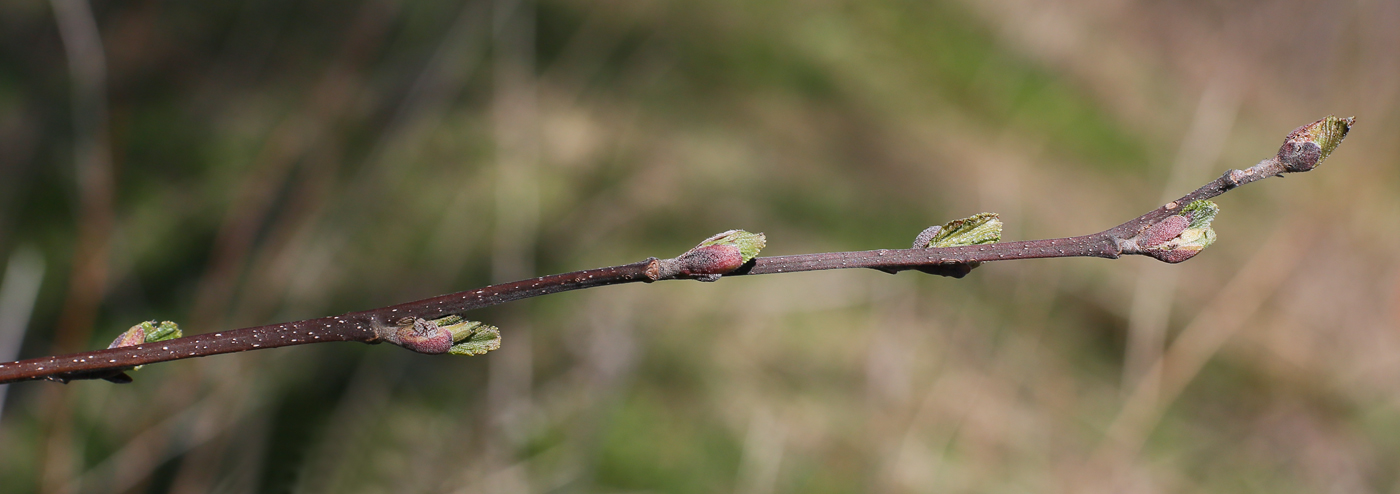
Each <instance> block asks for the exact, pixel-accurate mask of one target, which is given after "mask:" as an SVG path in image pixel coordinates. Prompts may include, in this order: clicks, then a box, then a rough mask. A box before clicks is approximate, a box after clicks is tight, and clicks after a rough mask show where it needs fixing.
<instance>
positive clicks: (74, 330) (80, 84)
mask: <svg viewBox="0 0 1400 494" xmlns="http://www.w3.org/2000/svg"><path fill="white" fill-rule="evenodd" d="M49 3H50V5H51V6H52V7H53V12H54V21H55V22H56V23H57V24H58V34H59V38H60V39H61V40H62V42H63V51H64V55H65V56H66V57H67V58H68V73H69V78H70V84H71V85H72V98H73V102H72V104H73V107H72V111H73V164H74V167H75V169H76V174H75V176H76V179H77V185H78V218H77V223H78V232H77V239H76V241H75V242H76V245H75V247H74V249H73V262H72V264H71V266H70V269H71V271H70V274H69V276H68V294H67V296H66V298H65V299H64V301H63V306H62V308H61V309H60V310H59V319H58V324H57V328H56V329H55V334H54V338H53V350H52V351H53V352H54V353H68V352H74V351H78V350H81V349H82V347H83V346H84V344H85V343H86V342H87V340H88V338H89V337H90V336H91V335H92V325H93V322H94V321H95V320H96V318H97V308H98V305H99V304H100V303H101V301H102V298H103V296H104V295H105V292H106V287H107V275H108V272H107V268H108V266H107V255H108V251H109V248H110V243H111V233H112V224H113V221H114V219H113V212H112V201H113V194H114V192H113V187H114V184H113V182H114V181H115V179H114V178H113V176H112V175H113V172H112V153H111V142H110V141H111V135H110V132H109V129H108V122H107V61H106V56H105V54H104V53H103V48H102V36H101V34H100V33H99V32H98V30H97V19H95V18H94V17H93V14H92V8H91V6H90V5H88V3H87V1H86V0H51V1H50V2H49ZM50 389H51V391H48V392H46V393H45V396H44V409H45V410H46V411H45V413H44V414H43V417H44V420H46V421H47V427H45V428H44V429H45V430H46V432H47V436H48V437H47V445H46V450H45V452H44V454H43V455H42V456H41V458H43V460H42V463H41V464H42V465H43V467H42V469H41V470H40V472H41V473H40V475H42V480H41V481H40V486H41V490H42V491H43V492H53V491H55V489H58V486H61V485H64V484H65V483H66V482H67V479H68V478H69V477H72V476H73V473H74V472H73V468H74V467H75V466H76V465H74V461H75V458H80V457H81V456H82V455H81V454H78V452H76V451H74V444H73V439H72V429H71V424H70V423H69V420H68V416H69V414H70V410H68V407H67V406H66V402H67V400H66V396H67V394H66V393H65V392H64V390H65V389H66V388H57V387H55V388H50Z"/></svg>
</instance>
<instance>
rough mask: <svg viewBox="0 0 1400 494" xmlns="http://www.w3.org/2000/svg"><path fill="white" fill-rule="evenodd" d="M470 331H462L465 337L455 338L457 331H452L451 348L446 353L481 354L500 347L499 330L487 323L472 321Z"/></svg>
mask: <svg viewBox="0 0 1400 494" xmlns="http://www.w3.org/2000/svg"><path fill="white" fill-rule="evenodd" d="M473 323H474V324H475V326H473V327H472V331H471V332H470V333H469V334H468V333H462V334H464V335H465V337H464V338H463V339H461V340H457V335H458V333H453V335H452V336H453V341H454V343H453V345H452V348H450V349H448V350H447V353H450V354H453V355H468V356H471V355H481V354H484V353H486V352H489V351H491V350H496V349H499V348H501V330H500V329H499V328H497V327H495V326H491V325H489V324H482V323H479V322H474V321H473Z"/></svg>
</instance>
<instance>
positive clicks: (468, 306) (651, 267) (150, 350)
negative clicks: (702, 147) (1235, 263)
mask: <svg viewBox="0 0 1400 494" xmlns="http://www.w3.org/2000/svg"><path fill="white" fill-rule="evenodd" d="M1352 123H1353V119H1351V118H1337V117H1332V116H1329V117H1327V118H1324V119H1322V120H1318V121H1316V122H1313V123H1311V124H1308V125H1304V126H1302V127H1299V128H1298V129H1297V130H1294V131H1293V132H1292V133H1290V134H1288V136H1287V137H1286V138H1285V139H1284V144H1283V146H1282V147H1280V148H1279V152H1278V154H1277V155H1276V156H1274V157H1272V158H1269V159H1266V160H1264V161H1261V162H1259V164H1257V165H1254V166H1253V167H1250V168H1248V169H1246V170H1230V171H1228V172H1226V173H1225V174H1224V175H1222V176H1221V177H1220V178H1217V179H1215V180H1214V181H1212V182H1210V183H1207V184H1205V185H1204V186H1202V187H1201V188H1199V189H1196V190H1195V191H1194V192H1191V193H1190V194H1187V195H1185V196H1182V197H1181V198H1180V199H1177V200H1175V201H1172V202H1169V203H1167V204H1165V205H1163V206H1161V207H1159V208H1157V209H1155V210H1153V211H1151V212H1148V213H1147V214H1144V215H1142V216H1139V217H1137V218H1135V219H1133V220H1131V221H1128V222H1126V223H1123V224H1121V225H1118V226H1116V227H1113V228H1110V229H1108V230H1105V231H1102V232H1099V233H1095V234H1092V235H1083V236H1079V237H1068V238H1056V239H1046V240H1028V241H1019V242H1005V243H988V244H980V245H966V244H967V243H976V242H981V241H986V238H984V237H978V235H981V234H983V233H985V232H983V231H975V229H974V227H977V226H978V225H972V224H967V223H965V222H966V221H967V220H973V219H991V221H995V215H979V216H976V217H973V218H968V219H967V220H958V221H955V222H952V223H949V224H948V225H945V227H941V228H942V231H943V232H944V233H943V235H942V236H943V237H945V239H944V240H947V241H950V242H951V245H959V244H960V243H961V244H962V245H959V246H953V247H943V246H942V245H950V244H949V243H947V242H944V241H940V240H934V241H933V243H931V244H929V245H933V246H932V247H927V246H925V245H920V244H925V243H928V242H929V241H930V240H929V237H933V238H934V239H937V238H939V236H938V235H930V234H933V233H937V232H939V231H940V230H939V228H940V227H934V228H930V229H929V230H926V231H925V233H924V234H921V235H920V236H919V239H918V240H917V241H916V242H917V243H916V247H915V248H911V249H880V250H869V251H858V252H830V253H820V254H800V255H791V256H774V257H755V256H756V255H757V253H758V251H759V249H761V248H762V247H763V245H764V241H765V240H764V237H763V235H762V234H752V233H748V232H743V231H739V230H732V231H729V232H725V233H721V234H719V235H716V236H714V237H711V238H710V239H707V240H706V241H705V242H701V244H700V245H698V246H696V247H695V248H694V249H691V250H690V251H687V252H686V253H684V254H681V255H680V256H677V257H675V258H671V259H657V258H654V257H653V258H649V259H647V260H644V261H641V262H635V263H632V264H623V265H621V266H612V267H606V268H597V269H589V270H584V271H576V272H572V273H565V274H555V275H549V276H542V277H539V278H534V279H528V280H521V281H515V282H511V283H502V284H498V285H491V286H487V287H484V288H480V289H477V290H470V291H465V292H458V293H452V294H448V295H440V296H437V297H433V298H429V299H424V300H419V301H415V302H408V303H403V304H399V305H392V306H388V307H381V308H378V309H371V310H367V311H362V312H352V313H349V314H343V315H339V316H329V317H322V318H318V319H308V320H304V321H294V322H287V323H281V324H272V325H267V326H257V327H251V328H243V329H235V330H231V331H221V332H216V333H205V334H200V335H195V336H189V337H184V338H175V339H170V340H166V341H156V342H148V343H140V344H138V343H139V342H140V341H153V340H151V339H149V338H150V335H154V334H157V333H159V334H161V335H166V334H170V333H172V332H173V333H174V334H178V330H175V329H174V326H173V324H171V325H170V326H169V327H168V328H167V327H166V326H165V325H164V323H163V324H162V325H161V326H159V327H157V326H156V325H154V324H152V323H143V324H142V325H138V326H137V327H134V328H132V330H131V331H129V332H128V333H126V334H124V335H123V337H122V338H119V339H118V341H117V342H114V343H113V346H114V347H115V348H109V349H106V350H99V351H95V352H85V353H75V354H71V355H61V356H54V357H43V358H37V359H30V360H23V361H18V362H9V363H0V383H9V382H16V381H28V380H37V379H48V380H53V381H61V382H67V381H69V380H73V379H97V378H101V379H108V380H112V381H117V382H124V381H126V380H129V378H126V375H125V374H124V373H123V371H125V370H128V369H131V368H133V367H136V366H139V365H143V364H150V363H155V362H165V361H170V360H180V359H186V358H192V357H203V356H207V355H216V354H221V353H234V352H242V351H248V350H261V349H266V348H277V347H284V346H292V345H305V344H310V343H323V342H331V341H358V342H362V343H380V342H384V341H388V342H391V343H394V344H397V345H399V346H402V347H404V348H408V349H410V350H413V351H416V352H419V353H430V354H436V353H449V352H450V353H458V354H479V353H484V352H486V351H489V350H493V349H495V348H496V347H497V346H498V345H499V341H500V340H499V337H500V333H499V332H498V331H497V330H496V329H495V328H493V327H490V326H486V325H482V324H481V323H474V322H469V321H464V320H463V319H462V318H461V317H460V316H459V315H460V314H462V313H465V312H467V311H470V310H473V309H480V308H483V307H490V306H493V305H499V304H503V303H506V302H511V301H514V300H520V299H525V298H531V297H538V296H541V295H548V294H551V293H559V292H565V291H570V290H579V289H583V288H593V287H598V286H604V285H616V284H621V283H635V282H645V283H650V282H654V281H661V280H674V279H693V280H701V281H715V280H718V279H719V278H721V277H724V276H741V275H758V274H776V273H795V272H801V271H819V270H826V269H847V268H872V269H878V270H881V271H886V272H891V273H893V272H898V271H903V270H908V269H917V270H921V271H925V272H930V273H934V274H940V275H945V276H952V277H959V278H960V277H962V275H964V274H966V273H967V272H968V271H970V270H971V269H972V268H973V267H976V265H977V264H978V263H981V262H990V261H1006V260H1014V259H1036V258H1050V257H1102V258H1108V259H1117V258H1118V257H1119V256H1122V255H1125V254H1138V255H1146V256H1151V257H1154V258H1156V259H1159V260H1162V261H1165V262H1169V263H1177V262H1181V261H1185V260H1186V259H1189V258H1191V257H1192V256H1194V255H1195V254H1196V253H1197V252H1199V251H1200V250H1201V249H1202V248H1204V247H1206V246H1208V245H1210V243H1211V241H1213V240H1214V238H1215V234H1214V232H1213V231H1212V230H1211V229H1210V220H1211V219H1212V218H1214V216H1215V213H1216V211H1218V209H1217V208H1216V207H1215V205H1214V204H1212V203H1210V202H1208V201H1206V200H1207V199H1210V198H1213V197H1215V196H1218V195H1220V194H1223V193H1225V192H1227V191H1229V190H1231V189H1234V188H1236V187H1239V186H1241V185H1244V184H1248V183H1250V182H1254V181H1257V180H1261V179H1265V178H1268V177H1273V176H1281V175H1283V174H1284V173H1293V172H1305V171H1308V170H1311V169H1313V168H1314V167H1316V166H1317V165H1318V164H1319V163H1321V162H1322V161H1323V160H1324V159H1326V158H1327V156H1328V155H1329V154H1331V152H1332V150H1334V149H1336V147H1337V145H1338V144H1340V143H1341V141H1342V139H1343V138H1345V137H1346V134H1347V132H1348V131H1349V130H1350V128H1351V125H1352ZM979 225H980V223H979ZM999 225H1000V223H999V222H996V229H997V230H996V234H995V237H999V235H1000V233H999V232H1000V226H999ZM955 228H962V230H960V231H959V233H954V234H953V236H954V237H957V235H963V234H967V235H971V236H970V237H965V238H964V239H962V240H959V239H958V238H952V239H948V238H946V237H948V232H949V230H951V229H955ZM969 232H971V233H969ZM973 237H976V238H973ZM967 239H972V240H967ZM161 337H164V336H161ZM143 338H145V339H143Z"/></svg>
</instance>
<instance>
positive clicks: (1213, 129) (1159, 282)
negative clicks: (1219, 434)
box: [1121, 76, 1240, 398]
mask: <svg viewBox="0 0 1400 494" xmlns="http://www.w3.org/2000/svg"><path fill="white" fill-rule="evenodd" d="M1235 84H1236V83H1235V82H1234V79H1231V78H1229V77H1228V76H1221V77H1217V78H1216V79H1215V80H1213V81H1211V83H1210V85H1208V86H1206V89H1205V91H1204V92H1203V93H1202V94H1201V100H1200V101H1199V102H1198V103H1197V105H1196V111H1195V116H1193V117H1192V119H1191V126H1190V127H1188V128H1187V130H1186V136H1185V137H1184V138H1182V140H1181V147H1180V148H1179V149H1178V150H1177V153H1176V160H1175V161H1174V162H1173V163H1172V167H1171V174H1170V176H1169V178H1168V179H1167V183H1166V187H1164V188H1163V189H1162V199H1161V201H1160V202H1161V203H1166V202H1167V201H1170V200H1172V199H1175V198H1176V197H1177V194H1180V192H1181V190H1183V189H1186V188H1188V187H1190V186H1191V185H1190V184H1191V183H1192V182H1193V181H1194V180H1196V177H1197V176H1198V175H1201V174H1202V173H1203V172H1204V170H1206V169H1207V168H1208V167H1209V166H1210V165H1211V164H1213V163H1215V161H1216V160H1218V159H1219V158H1220V154H1221V152H1222V151H1224V149H1225V142H1226V141H1227V140H1228V139H1229V137H1230V132H1231V129H1233V128H1234V126H1235V116H1236V114H1237V113H1239V108H1240V97H1239V89H1238V88H1237V87H1236V86H1235ZM1178 273H1179V270H1177V269H1172V266H1171V265H1170V264H1163V263H1157V262H1153V263H1144V265H1143V267H1142V272H1141V273H1140V274H1139V275H1138V280H1137V286H1136V287H1135V289H1134V290H1133V302H1132V308H1131V309H1129V312H1128V344H1127V349H1126V356H1125V357H1124V362H1123V378H1122V383H1121V389H1122V392H1123V396H1124V397H1125V398H1126V397H1127V396H1128V393H1130V392H1131V391H1132V390H1133V389H1134V388H1135V387H1137V386H1148V387H1150V388H1154V389H1155V388H1156V386H1157V383H1156V382H1149V381H1155V377H1153V376H1155V374H1153V373H1151V372H1149V371H1150V370H1151V369H1152V366H1153V365H1156V363H1157V361H1158V360H1159V359H1161V358H1162V351H1163V349H1164V348H1165V346H1166V337H1167V326H1168V324H1169V323H1170V321H1171V307H1172V300H1173V299H1174V298H1175V294H1176V286H1177V275H1178Z"/></svg>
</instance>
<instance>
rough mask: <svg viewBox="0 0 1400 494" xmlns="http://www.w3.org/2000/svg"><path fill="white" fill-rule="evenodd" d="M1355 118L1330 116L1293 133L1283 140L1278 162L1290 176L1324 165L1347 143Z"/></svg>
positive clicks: (1299, 128)
mask: <svg viewBox="0 0 1400 494" xmlns="http://www.w3.org/2000/svg"><path fill="white" fill-rule="evenodd" d="M1355 123H1356V117H1347V118H1341V117H1338V116H1336V115H1328V116H1327V117H1326V118H1323V119H1321V120H1318V121H1316V122H1313V123H1310V124H1307V125H1304V126H1302V127H1298V128H1297V129H1294V130H1293V132H1291V133H1289V134H1288V137H1285V138H1284V139H1283V146H1281V147H1279V149H1278V160H1279V162H1280V163H1282V164H1283V167H1284V168H1285V169H1287V170H1288V171H1290V172H1305V171H1308V170H1311V169H1313V168H1316V167H1317V165H1320V164H1322V161H1323V160H1326V159H1327V157H1328V156H1330V155H1331V154H1332V151H1334V150H1336V149H1337V145H1339V144H1341V143H1342V140H1343V139H1346V137H1347V133H1348V132H1350V131H1351V126H1352V125H1353V124H1355Z"/></svg>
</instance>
